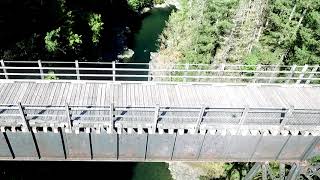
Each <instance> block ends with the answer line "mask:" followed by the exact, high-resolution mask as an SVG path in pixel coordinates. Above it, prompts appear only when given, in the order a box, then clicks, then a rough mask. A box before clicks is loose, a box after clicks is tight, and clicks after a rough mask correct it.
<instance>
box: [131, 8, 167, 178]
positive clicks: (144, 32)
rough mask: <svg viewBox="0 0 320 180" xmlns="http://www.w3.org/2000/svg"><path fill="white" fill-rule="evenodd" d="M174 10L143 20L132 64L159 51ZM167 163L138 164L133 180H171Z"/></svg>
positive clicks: (157, 11)
mask: <svg viewBox="0 0 320 180" xmlns="http://www.w3.org/2000/svg"><path fill="white" fill-rule="evenodd" d="M172 10H173V8H153V9H151V11H150V12H149V14H148V15H147V16H146V17H145V18H144V19H143V21H142V24H141V28H140V30H139V31H138V32H136V33H135V35H134V42H133V48H132V50H133V51H134V56H133V58H132V60H131V62H134V63H148V62H149V61H150V52H155V51H157V49H158V38H159V35H160V34H161V32H162V30H163V28H164V27H165V23H166V21H167V20H168V18H169V15H170V13H171V12H172ZM170 179H172V178H171V175H170V171H169V170H168V164H167V163H136V164H135V166H134V168H133V176H132V180H170Z"/></svg>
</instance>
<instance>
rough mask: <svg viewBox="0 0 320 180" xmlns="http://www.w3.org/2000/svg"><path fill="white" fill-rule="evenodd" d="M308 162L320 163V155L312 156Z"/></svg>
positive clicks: (312, 163)
mask: <svg viewBox="0 0 320 180" xmlns="http://www.w3.org/2000/svg"><path fill="white" fill-rule="evenodd" d="M309 163H310V164H311V165H316V164H319V163H320V155H318V156H314V157H312V158H311V159H310V160H309Z"/></svg>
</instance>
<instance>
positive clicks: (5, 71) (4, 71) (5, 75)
mask: <svg viewBox="0 0 320 180" xmlns="http://www.w3.org/2000/svg"><path fill="white" fill-rule="evenodd" d="M0 62H1V67H2V71H3V73H4V77H5V78H6V79H9V76H8V75H7V69H6V65H5V64H4V61H3V59H1V61H0Z"/></svg>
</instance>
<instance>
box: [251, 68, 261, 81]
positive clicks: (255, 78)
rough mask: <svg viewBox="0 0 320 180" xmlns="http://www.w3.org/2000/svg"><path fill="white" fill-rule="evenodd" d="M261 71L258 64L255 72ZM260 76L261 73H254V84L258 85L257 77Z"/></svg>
mask: <svg viewBox="0 0 320 180" xmlns="http://www.w3.org/2000/svg"><path fill="white" fill-rule="evenodd" d="M260 69H261V64H258V65H257V67H256V70H255V71H260ZM259 74H260V73H259V72H255V73H254V78H253V80H252V83H256V81H257V77H258V76H259ZM258 79H259V78H258Z"/></svg>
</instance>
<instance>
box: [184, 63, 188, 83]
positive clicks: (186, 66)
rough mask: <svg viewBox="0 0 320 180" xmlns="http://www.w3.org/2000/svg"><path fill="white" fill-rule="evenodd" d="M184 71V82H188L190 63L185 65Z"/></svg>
mask: <svg viewBox="0 0 320 180" xmlns="http://www.w3.org/2000/svg"><path fill="white" fill-rule="evenodd" d="M184 70H185V71H184V73H183V82H187V77H186V76H187V75H188V70H189V64H185V65H184Z"/></svg>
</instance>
